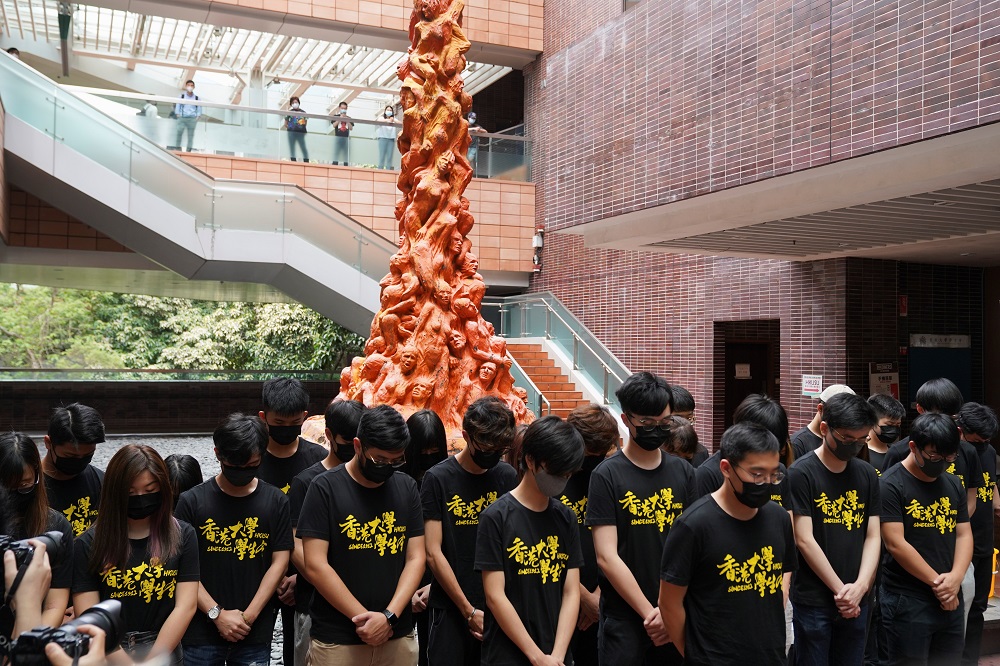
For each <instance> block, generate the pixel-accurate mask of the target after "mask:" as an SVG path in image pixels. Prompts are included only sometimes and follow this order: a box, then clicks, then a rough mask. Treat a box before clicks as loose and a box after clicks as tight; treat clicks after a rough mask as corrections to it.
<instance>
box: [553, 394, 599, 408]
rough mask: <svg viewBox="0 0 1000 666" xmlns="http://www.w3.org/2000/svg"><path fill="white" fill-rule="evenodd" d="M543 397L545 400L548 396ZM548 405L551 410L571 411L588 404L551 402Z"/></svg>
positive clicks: (574, 401)
mask: <svg viewBox="0 0 1000 666" xmlns="http://www.w3.org/2000/svg"><path fill="white" fill-rule="evenodd" d="M545 397H546V398H547V397H548V396H547V395H546V396H545ZM550 404H551V405H552V409H568V410H573V409H576V408H577V407H579V406H580V405H586V404H589V401H587V400H551V401H550Z"/></svg>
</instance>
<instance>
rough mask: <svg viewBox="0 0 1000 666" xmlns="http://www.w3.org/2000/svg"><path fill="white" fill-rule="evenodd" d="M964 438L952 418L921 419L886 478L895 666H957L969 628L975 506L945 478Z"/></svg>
mask: <svg viewBox="0 0 1000 666" xmlns="http://www.w3.org/2000/svg"><path fill="white" fill-rule="evenodd" d="M959 437H960V433H959V431H958V427H957V426H956V425H955V423H954V421H952V419H951V417H949V416H946V415H945V414H933V413H932V414H922V415H920V416H918V417H917V418H916V420H915V421H914V422H913V426H912V428H911V430H910V441H909V449H910V453H909V455H908V456H907V457H906V458H905V459H904V460H903V462H902V463H901V464H899V465H895V466H893V467H892V468H890V469H888V470H886V471H885V473H883V474H882V478H881V494H882V515H881V520H882V540H883V541H884V542H885V547H886V550H887V551H888V553H889V554H888V556H887V558H886V560H885V562H884V571H883V581H882V594H881V603H882V624H883V626H884V628H885V635H886V647H887V651H888V657H889V658H888V661H887V662H886V663H887V664H889V666H892V665H895V664H926V663H931V664H956V663H958V662H959V660H960V659H961V655H962V647H963V644H964V639H963V633H964V630H965V623H964V619H963V612H962V591H961V585H962V578H963V577H964V575H965V572H966V570H967V569H968V568H969V563H970V561H971V560H972V529H971V528H970V527H969V513H968V504H967V503H966V502H965V492H964V491H963V489H962V486H961V483H960V482H959V480H958V479H957V478H956V477H955V476H954V475H952V474H945V467H946V466H947V465H948V464H949V462H951V461H953V460H954V459H955V458H957V457H958V443H959Z"/></svg>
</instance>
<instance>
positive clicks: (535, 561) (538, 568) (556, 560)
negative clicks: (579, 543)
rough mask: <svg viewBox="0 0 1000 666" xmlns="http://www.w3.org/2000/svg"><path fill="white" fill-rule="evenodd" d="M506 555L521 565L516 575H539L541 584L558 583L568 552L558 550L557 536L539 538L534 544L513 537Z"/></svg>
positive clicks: (567, 560) (567, 559) (567, 558)
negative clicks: (530, 544)
mask: <svg viewBox="0 0 1000 666" xmlns="http://www.w3.org/2000/svg"><path fill="white" fill-rule="evenodd" d="M507 557H508V558H509V559H512V560H514V561H515V562H517V563H518V564H520V565H522V568H521V569H518V571H517V575H518V576H530V575H540V576H541V577H542V584H545V583H558V582H559V578H560V577H561V576H562V573H563V571H565V570H566V563H567V562H569V554H568V553H562V552H560V551H559V537H558V536H550V537H546V538H544V539H541V540H540V541H539V542H538V543H536V544H535V545H534V546H529V545H528V544H526V543H524V540H523V539H522V538H521V537H515V538H514V541H513V544H512V545H511V547H510V548H508V549H507Z"/></svg>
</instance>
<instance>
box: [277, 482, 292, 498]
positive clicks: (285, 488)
mask: <svg viewBox="0 0 1000 666" xmlns="http://www.w3.org/2000/svg"><path fill="white" fill-rule="evenodd" d="M291 489H292V484H290V483H286V484H285V485H283V486H282V487H281V488H280V490H281V492H283V493H284V494H286V495H287V494H288V491H289V490H291Z"/></svg>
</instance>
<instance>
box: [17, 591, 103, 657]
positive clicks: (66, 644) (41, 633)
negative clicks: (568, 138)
mask: <svg viewBox="0 0 1000 666" xmlns="http://www.w3.org/2000/svg"><path fill="white" fill-rule="evenodd" d="M84 624H92V625H94V626H95V627H98V628H99V629H101V630H102V631H104V633H105V635H106V636H107V639H106V640H105V642H104V645H105V646H106V648H107V650H106V651H107V652H113V651H114V650H115V649H117V648H118V641H119V638H120V635H121V629H122V604H121V602H120V601H115V600H113V599H109V600H108V601H102V602H101V603H99V604H97V605H96V606H92V607H91V608H89V609H88V610H87V611H86V612H85V613H83V614H82V615H79V616H77V617H76V618H75V619H73V620H71V621H70V622H67V623H66V624H64V625H62V626H61V627H59V628H58V629H53V628H51V627H39V628H38V629H32V630H31V631H26V632H24V633H23V634H21V635H20V636H18V637H17V640H16V641H14V644H13V645H12V646H11V649H10V663H11V664H13V666H19V665H23V666H36V665H37V666H43V665H46V666H47V664H48V663H49V660H48V658H47V657H46V656H45V646H46V645H47V644H49V643H56V644H58V645H59V647H61V648H62V649H63V650H65V651H66V654H68V655H69V656H71V657H73V658H74V659H79V658H80V657H82V656H83V655H85V654H87V650H89V649H90V636H88V635H87V634H81V633H79V632H78V631H77V627H79V626H81V625H84Z"/></svg>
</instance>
